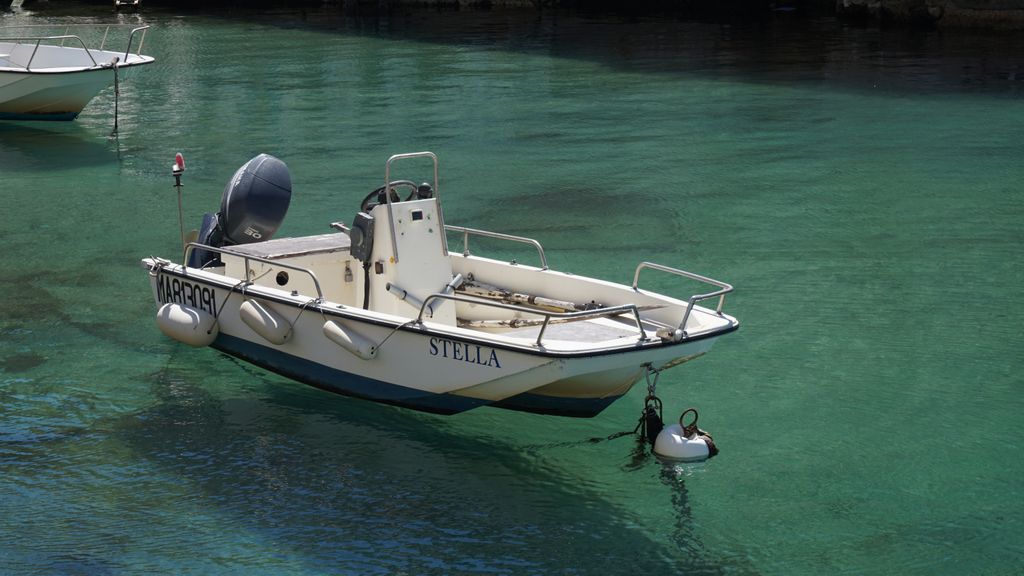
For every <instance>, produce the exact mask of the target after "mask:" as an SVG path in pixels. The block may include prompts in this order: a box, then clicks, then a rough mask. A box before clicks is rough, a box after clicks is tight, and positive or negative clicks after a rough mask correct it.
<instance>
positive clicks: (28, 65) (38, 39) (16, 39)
mask: <svg viewBox="0 0 1024 576" xmlns="http://www.w3.org/2000/svg"><path fill="white" fill-rule="evenodd" d="M72 38H73V39H75V40H78V43H79V44H81V45H82V49H83V50H85V54H86V55H87V56H88V57H89V60H92V65H93V66H99V64H97V63H96V59H95V58H93V57H92V52H90V51H89V48H88V47H87V46H86V45H85V42H83V41H82V39H81V38H79V37H78V36H75V35H74V34H63V35H60V36H12V37H10V38H0V42H17V43H18V44H21V43H23V42H24V41H25V40H28V41H35V47H34V48H32V56H30V57H29V59H28V62H27V63H26V64H25V66H24V68H25V70H31V69H32V61H33V60H35V58H36V52H38V51H39V45H40V43H42V42H43V41H45V40H60V41H61V42H62V43H63V41H64V40H70V39H72Z"/></svg>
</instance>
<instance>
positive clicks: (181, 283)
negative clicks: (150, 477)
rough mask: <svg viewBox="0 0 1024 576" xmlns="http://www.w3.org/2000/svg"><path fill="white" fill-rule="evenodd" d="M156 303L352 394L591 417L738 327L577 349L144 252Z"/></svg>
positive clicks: (279, 368)
mask: <svg viewBox="0 0 1024 576" xmlns="http://www.w3.org/2000/svg"><path fill="white" fill-rule="evenodd" d="M144 264H145V265H146V266H147V267H149V268H150V269H151V271H152V272H151V287H152V290H153V296H154V299H155V300H156V302H157V304H158V306H162V305H163V304H167V303H175V304H183V305H185V306H191V307H194V308H196V309H199V310H201V311H203V312H205V313H209V314H213V315H214V316H216V318H217V323H218V330H219V333H218V335H217V337H216V339H215V340H214V341H213V343H212V344H211V346H212V347H213V348H215V349H217V350H220V351H222V352H224V353H227V354H230V355H232V356H235V357H238V358H240V359H243V360H245V361H247V362H250V363H252V364H255V365H257V366H260V367H262V368H266V369H267V370H270V371H272V372H276V373H278V374H281V375H283V376H287V377H288V378H291V379H294V380H298V381H300V382H303V383H306V384H309V385H312V386H315V387H317V388H321V389H324V390H328V391H330V392H335V393H338V394H343V395H347V396H354V397H358V398H365V399H368V400H373V401H376V402H382V403H387V404H394V405H398V406H403V407H407V408H413V409H416V410H421V411H426V412H434V413H441V414H455V413H458V412H463V411H465V410H469V409H472V408H476V407H479V406H485V405H493V406H496V407H499V408H508V409H514V410H523V411H528V412H535V413H541V414H552V415H562V416H577V417H590V416H594V415H596V414H598V413H599V412H601V411H602V410H603V409H604V408H606V407H607V406H608V405H609V404H611V403H612V402H614V401H615V400H616V399H618V398H619V397H621V396H622V395H623V394H625V393H626V392H628V391H629V390H630V388H631V387H632V386H633V384H634V383H636V381H637V380H638V379H640V378H642V377H643V374H644V371H645V369H646V368H645V365H646V364H652V365H653V366H656V367H657V366H663V365H665V364H670V363H676V362H677V361H679V360H680V359H688V358H692V357H695V356H699V355H700V354H703V353H704V352H706V351H707V350H708V349H709V348H710V347H711V345H712V343H713V341H714V340H715V339H716V338H717V337H718V336H721V335H723V334H725V333H727V332H731V331H732V330H733V329H735V327H731V328H729V329H728V330H724V331H721V332H717V333H715V334H713V335H708V337H706V338H700V339H694V340H689V341H686V342H680V343H670V344H666V343H663V342H661V341H652V342H650V343H649V344H648V345H646V346H642V345H628V346H624V347H618V348H615V349H608V350H604V351H600V352H593V351H591V352H587V353H573V352H570V351H567V352H555V351H551V350H546V351H545V350H538V349H535V348H531V347H530V346H513V345H508V344H503V343H501V342H499V341H498V340H497V339H487V338H481V337H471V336H469V335H467V334H465V332H467V331H464V330H459V329H457V328H454V327H451V326H444V325H434V324H432V323H430V322H424V323H423V324H413V323H411V322H409V321H408V319H405V318H400V317H392V318H381V317H379V315H378V317H376V318H375V317H373V316H372V315H371V314H368V313H366V312H365V311H363V310H361V309H358V308H350V307H343V306H339V305H335V304H332V303H330V302H326V303H322V304H313V303H310V301H309V300H308V299H306V298H304V297H298V296H291V295H289V294H287V293H283V292H282V291H280V290H274V289H264V288H262V287H260V286H249V287H247V288H245V290H244V294H243V290H242V288H240V287H238V286H237V283H234V285H232V283H228V282H225V281H224V280H223V279H220V278H218V277H217V275H216V274H210V273H206V272H202V271H199V270H196V269H185V268H183V267H181V266H177V265H170V264H161V263H158V262H157V261H154V260H150V259H147V260H144ZM246 300H254V301H257V302H259V303H260V304H261V305H262V306H265V307H270V308H272V309H273V310H275V311H276V312H277V313H278V314H279V315H280V316H282V317H284V318H286V319H287V320H288V321H289V322H291V323H292V326H293V335H292V336H291V337H290V338H288V339H287V340H285V341H284V342H282V343H275V342H272V341H271V340H270V339H268V338H266V337H264V336H261V335H260V334H259V333H258V332H257V331H256V330H254V329H253V328H252V327H251V326H250V325H248V324H246V322H245V321H244V320H243V317H242V314H240V309H241V308H242V306H243V303H244V302H245V301H246ZM329 321H333V322H340V323H343V324H344V325H346V326H349V327H352V329H353V330H354V331H355V332H357V333H358V334H360V335H361V336H362V337H363V338H365V339H368V340H372V341H375V342H382V344H381V345H380V346H379V347H378V348H377V351H376V356H375V357H374V358H372V359H369V360H364V359H361V358H359V357H357V356H356V355H353V354H351V353H349V352H348V351H346V350H344V349H343V348H342V347H340V346H339V345H338V344H336V343H335V342H333V341H332V340H331V339H329V338H328V337H327V336H326V335H324V333H323V326H324V324H325V323H326V322H329Z"/></svg>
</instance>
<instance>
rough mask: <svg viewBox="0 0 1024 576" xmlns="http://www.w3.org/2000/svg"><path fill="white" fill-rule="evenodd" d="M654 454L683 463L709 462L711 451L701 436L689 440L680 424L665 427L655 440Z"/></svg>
mask: <svg viewBox="0 0 1024 576" xmlns="http://www.w3.org/2000/svg"><path fill="white" fill-rule="evenodd" d="M654 453H655V454H657V455H658V456H661V457H662V458H667V459H670V460H679V461H682V462H697V461H700V460H707V459H708V456H709V455H710V449H709V448H708V444H707V442H705V441H704V440H703V439H702V438H701V437H700V436H699V435H695V436H694V437H693V438H687V437H686V436H685V435H683V427H682V426H680V425H679V424H670V425H668V426H665V427H664V428H663V429H662V430H661V432H660V433H659V434H658V437H657V438H655V440H654Z"/></svg>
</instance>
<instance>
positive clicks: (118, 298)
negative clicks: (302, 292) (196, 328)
mask: <svg viewBox="0 0 1024 576" xmlns="http://www.w3.org/2000/svg"><path fill="white" fill-rule="evenodd" d="M30 8H31V9H32V10H30V11H28V12H22V13H17V14H15V13H5V14H3V16H2V18H0V20H2V23H3V24H4V25H10V24H40V23H52V24H55V25H58V26H63V25H66V24H68V23H73V22H81V21H88V22H99V21H109V20H114V19H119V20H121V21H123V22H125V23H131V24H142V23H147V24H152V25H153V29H152V30H151V32H150V35H149V36H148V37H147V40H146V45H145V47H146V52H148V53H150V54H153V55H154V56H156V57H157V59H158V61H157V63H156V64H154V65H152V66H149V67H145V68H141V69H133V70H129V71H127V73H126V74H125V78H124V82H123V86H122V94H121V99H120V103H119V108H120V109H119V125H120V131H121V135H120V137H119V138H116V139H111V138H109V137H108V135H109V133H110V130H111V127H112V125H113V111H112V108H113V106H112V104H113V93H112V90H110V89H108V90H107V91H105V92H103V93H102V94H101V95H100V97H99V98H98V99H97V100H96V101H94V102H93V104H92V105H90V106H89V107H88V108H87V109H86V111H85V112H84V113H83V114H82V116H81V117H80V118H79V119H78V120H77V121H76V122H74V123H70V124H32V123H4V124H2V125H0V170H2V173H3V185H2V186H0V195H2V196H3V198H4V202H5V203H4V206H5V210H3V211H2V213H0V214H2V215H0V240H2V242H3V244H4V247H5V250H4V251H3V252H2V253H0V268H2V269H3V270H4V273H3V275H0V291H2V292H3V294H4V295H5V296H4V298H3V299H0V572H4V573H12V574H18V573H25V574H28V573H33V574H35V573H54V574H121V573H154V572H169V573H201V574H211V573H222V572H223V573H239V572H245V573H257V574H259V573H265V574H282V573H287V574H321V573H342V574H597V573H601V574H605V573H610V574H624V573H644V574H787V575H791V574H843V573H847V574H893V573H898V574H929V575H932V574H1013V573H1019V572H1024V542H1022V537H1021V534H1024V525H1022V520H1021V519H1022V518H1024V507H1022V502H1024V494H1022V483H1021V480H1020V479H1021V478H1022V477H1024V454H1022V446H1021V438H1022V437H1024V424H1022V419H1021V417H1020V414H1021V411H1022V408H1024V400H1022V398H1024V394H1022V390H1021V376H1020V373H1021V368H1022V366H1021V357H1022V356H1021V354H1020V349H1021V345H1022V343H1024V342H1022V341H1024V338H1022V336H1021V330H1020V325H1021V320H1022V318H1021V310H1024V302H1022V296H1021V291H1020V290H1019V288H1018V287H1019V286H1020V285H1021V283H1022V282H1024V272H1022V268H1021V266H1020V263H1021V261H1022V258H1021V257H1022V248H1021V246H1022V240H1024V238H1022V232H1021V226H1020V222H1021V221H1022V217H1024V200H1022V196H1021V194H1020V182H1021V181H1022V179H1021V175H1022V173H1021V168H1020V165H1021V162H1020V159H1021V157H1022V156H1024V154H1022V152H1024V144H1022V143H1024V128H1022V127H1024V103H1022V99H1021V97H1022V88H1021V87H1022V82H1024V69H1022V65H1024V58H1022V56H1021V55H1022V54H1024V38H1022V37H1021V36H1020V35H1005V34H1000V33H971V32H956V31H943V32H930V33H923V32H906V31H898V30H878V29H874V28H856V27H847V26H843V25H841V24H840V23H837V22H836V21H834V20H831V19H827V18H820V19H801V18H793V17H791V16H790V15H781V16H780V17H779V18H777V19H775V20H772V21H768V22H763V23H758V24H751V25H718V24H712V23H699V22H687V21H675V20H666V19H644V18H633V19H629V20H623V19H617V18H612V17H601V16H592V17H579V16H573V15H569V14H565V13H560V12H540V13H537V12H534V11H523V12H519V11H500V10H495V11H491V12H465V11H463V12H436V11H410V12H396V13H394V14H393V15H392V16H390V17H386V18H368V17H360V16H359V15H358V14H352V13H347V14H346V13H345V12H343V11H341V10H336V9H327V8H325V9H322V10H307V11H298V10H275V11H271V12H256V11H248V10H244V9H233V10H230V11H210V12H190V13H178V12H175V11H173V10H170V9H167V10H166V11H165V10H162V9H159V8H150V7H147V8H146V9H145V10H144V11H143V12H142V13H141V14H137V15H131V14H122V15H117V16H115V15H114V14H112V13H111V12H109V10H108V8H107V7H106V6H103V7H99V6H97V7H93V8H90V7H82V6H79V5H77V4H69V3H63V2H50V3H40V4H37V5H34V7H33V5H30ZM420 149H430V150H433V151H435V152H437V153H439V154H440V157H441V169H442V187H443V189H444V191H445V192H444V197H445V214H446V218H447V219H448V221H449V223H453V224H460V225H467V226H472V227H476V228H485V229H493V230H499V231H503V232H507V233H511V234H518V235H525V236H531V237H535V238H537V239H538V240H540V241H541V242H542V243H543V244H544V246H545V248H546V249H547V253H548V255H549V258H550V260H551V261H552V264H553V265H554V266H555V267H556V268H559V269H564V270H568V271H571V272H575V273H580V274H587V275H594V276H599V277H603V278H608V279H611V280H616V281H623V282H628V281H630V280H631V277H632V272H633V269H634V267H635V265H636V264H637V263H638V262H639V261H641V260H654V261H658V262H661V263H664V264H667V265H672V266H677V267H682V268H686V269H691V270H694V271H696V272H700V273H704V274H708V275H710V276H713V277H718V278H722V279H724V280H727V281H729V282H732V283H734V284H735V285H736V286H737V291H736V293H735V294H734V295H732V296H730V298H729V299H728V300H727V303H726V307H727V310H728V311H729V312H731V313H732V314H734V315H736V316H737V317H739V318H740V319H741V320H742V322H743V328H742V329H741V330H740V331H739V332H737V333H735V334H733V335H731V336H729V337H728V338H726V339H724V340H722V341H721V342H720V343H719V344H718V346H717V347H716V348H715V349H714V350H713V351H712V353H710V354H708V355H707V356H706V357H703V358H701V359H699V360H697V361H695V362H693V363H690V364H687V365H686V366H683V367H680V368H677V369H675V370H672V371H670V372H667V373H666V374H664V375H663V376H662V378H661V381H660V382H661V384H660V387H659V392H660V395H661V396H662V398H663V399H664V400H665V402H666V406H667V407H668V412H669V413H670V414H669V416H670V417H672V418H674V417H675V415H676V414H678V413H679V412H680V411H681V410H682V409H683V408H685V407H687V406H697V407H698V408H699V409H700V410H701V415H702V418H701V423H702V425H704V426H705V427H707V428H708V429H709V430H711V431H712V432H713V433H714V434H715V438H716V441H718V443H719V445H720V446H721V447H722V449H723V452H722V454H721V455H720V456H718V457H717V458H715V459H713V460H711V461H710V462H708V463H706V464H703V465H690V466H662V465H660V464H659V463H657V462H656V461H655V460H653V459H652V458H650V457H647V456H644V455H643V454H642V453H639V454H638V453H637V452H636V451H635V446H634V444H633V443H632V440H631V439H629V438H620V439H617V440H613V441H605V442H591V441H589V440H590V439H591V438H595V437H605V436H607V435H608V434H611V433H613V432H617V431H620V430H627V429H631V428H632V426H633V424H634V422H635V419H636V417H637V415H638V413H639V409H640V405H641V403H642V397H643V391H642V390H634V391H633V392H632V393H631V394H630V395H629V396H628V397H627V398H626V399H624V400H622V401H620V402H618V403H616V404H615V405H614V406H612V407H611V408H610V409H609V410H607V411H606V412H605V413H604V414H602V415H601V416H600V417H599V418H596V419H593V420H582V421H581V420H560V419H545V418H542V417H537V416H532V415H526V414H515V413H508V412H504V411H499V410H491V409H481V410H478V411H474V412H470V413H467V414H464V415H460V416H458V417H450V418H444V417H438V416H431V415H424V414H417V413H413V412H409V411H404V410H401V409H397V408H391V407H384V406H377V405H373V404H368V403H366V402H362V401H358V400H352V399H346V398H342V397H335V396H331V395H327V394H325V393H323V392H320V391H317V390H313V389H309V388H306V387H303V386H301V385H299V384H296V383H293V382H290V381H287V380H285V379H282V378H279V377H277V376H274V375H271V374H268V373H266V372H263V371H261V370H257V369H254V368H251V367H248V366H246V365H244V364H242V363H239V362H237V361H234V360H230V359H227V358H225V357H222V356H220V355H219V354H217V353H216V352H214V351H212V350H193V349H189V348H186V347H184V346H180V345H177V344H175V343H173V342H171V341H169V340H167V339H166V338H164V337H163V336H162V335H161V334H160V332H159V331H158V330H157V328H156V326H155V323H154V321H153V313H154V306H153V303H152V301H151V294H150V292H149V289H148V286H147V282H148V279H147V278H146V276H145V273H144V271H142V270H141V269H140V268H139V266H138V259H139V258H141V257H144V256H149V255H159V256H164V257H176V248H175V238H176V237H177V233H178V230H177V221H176V220H177V215H176V214H175V211H176V205H177V201H176V197H175V195H174V192H173V189H172V187H171V184H172V182H171V178H170V176H169V174H168V165H169V164H170V163H171V160H172V158H173V155H174V153H175V152H177V151H181V152H183V153H184V154H185V156H186V158H187V160H188V172H187V174H186V178H185V189H184V190H185V217H186V220H187V224H188V223H191V226H195V225H197V224H198V222H199V219H200V217H201V215H202V213H203V212H206V211H211V210H215V209H216V207H217V204H218V201H219V196H220V193H221V190H222V189H223V186H224V184H225V182H226V181H227V180H228V178H229V177H230V176H231V174H232V173H233V172H234V170H235V169H236V168H237V167H238V166H239V165H240V164H242V163H243V162H245V161H246V160H247V159H248V158H250V157H251V156H253V155H255V154H257V153H259V152H268V153H272V154H275V155H277V156H279V157H280V158H282V159H284V160H285V161H286V162H287V163H288V165H289V167H290V168H291V171H292V177H293V182H294V187H295V194H294V197H293V201H292V206H291V208H290V211H289V215H288V219H287V220H286V222H285V224H284V226H283V229H282V231H281V234H282V235H292V234H307V233H322V232H326V231H327V225H328V223H329V222H331V221H334V220H349V219H351V217H352V216H353V215H354V214H355V212H356V211H357V203H358V202H359V200H360V199H361V198H362V197H363V196H364V195H365V194H366V193H367V192H368V191H369V190H370V189H371V188H373V187H375V186H376V185H377V182H378V180H379V179H380V178H381V170H382V168H383V162H384V160H385V159H386V158H387V156H388V155H390V154H392V153H397V152H407V151H413V150H420ZM481 246H482V247H485V246H486V249H487V250H489V254H492V255H497V256H501V257H507V258H520V259H522V260H524V261H528V260H529V258H530V255H529V254H526V253H519V252H515V251H514V250H509V249H508V248H507V247H502V246H500V245H499V246H487V245H481ZM645 282H649V283H650V284H649V286H650V288H652V289H657V290H665V291H670V292H673V293H679V294H680V295H681V296H682V295H688V294H689V293H690V292H687V291H688V290H693V289H694V288H693V287H689V286H679V285H677V284H673V282H672V279H671V278H666V277H660V276H658V275H651V276H650V277H649V278H646V279H645Z"/></svg>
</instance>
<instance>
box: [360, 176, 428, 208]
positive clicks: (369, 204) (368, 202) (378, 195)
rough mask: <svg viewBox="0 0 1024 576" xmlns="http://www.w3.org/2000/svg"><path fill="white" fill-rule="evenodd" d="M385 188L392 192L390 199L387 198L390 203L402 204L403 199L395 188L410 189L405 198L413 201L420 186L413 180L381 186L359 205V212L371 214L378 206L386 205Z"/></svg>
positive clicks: (398, 181) (396, 181) (397, 181)
mask: <svg viewBox="0 0 1024 576" xmlns="http://www.w3.org/2000/svg"><path fill="white" fill-rule="evenodd" d="M384 188H387V189H388V190H389V191H390V193H391V194H390V197H389V198H387V201H388V202H401V201H402V199H401V197H399V195H398V192H395V188H409V190H410V192H409V195H408V196H406V197H405V199H406V200H412V198H413V196H415V195H416V190H417V188H419V184H417V183H415V182H413V181H412V180H395V181H393V182H391V183H389V184H388V185H387V186H381V187H380V188H377V189H376V190H374V191H373V192H370V193H369V194H367V195H366V198H363V201H362V202H361V203H360V204H359V210H360V211H362V212H366V213H369V212H370V210H373V208H374V207H375V206H377V205H378V204H383V203H384V200H385V198H384Z"/></svg>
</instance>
